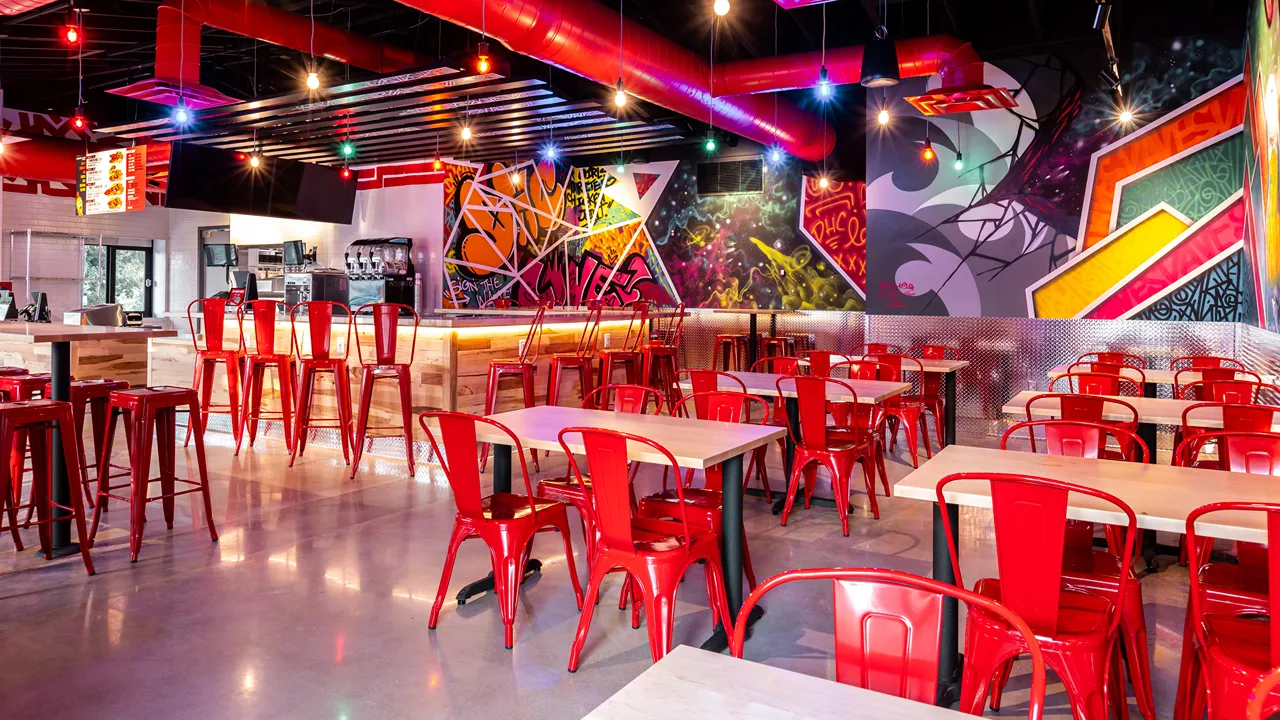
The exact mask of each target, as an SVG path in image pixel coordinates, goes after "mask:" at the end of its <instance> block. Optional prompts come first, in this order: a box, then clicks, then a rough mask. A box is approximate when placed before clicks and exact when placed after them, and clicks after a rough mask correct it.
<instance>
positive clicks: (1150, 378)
mask: <svg viewBox="0 0 1280 720" xmlns="http://www.w3.org/2000/svg"><path fill="white" fill-rule="evenodd" d="M1086 362H1088V361H1086ZM1073 364H1075V363H1067V364H1065V365H1055V366H1053V367H1051V368H1049V371H1048V372H1047V373H1045V374H1046V376H1047V377H1048V378H1049V381H1050V382H1052V381H1053V380H1054V379H1056V378H1059V377H1061V376H1063V375H1066V374H1067V371H1068V369H1069V368H1070V367H1071V365H1073ZM1138 369H1139V370H1141V371H1142V374H1141V375H1139V374H1138V373H1136V372H1133V368H1129V367H1124V366H1121V368H1120V374H1122V375H1124V376H1125V377H1130V378H1133V379H1134V380H1139V381H1142V382H1145V385H1144V386H1143V392H1144V393H1145V395H1146V396H1147V397H1156V390H1157V387H1158V386H1160V385H1169V386H1171V387H1172V386H1175V385H1176V382H1175V380H1176V381H1177V382H1181V383H1182V384H1184V385H1185V384H1187V383H1191V382H1198V381H1199V380H1200V373H1198V372H1196V371H1194V370H1184V371H1182V372H1181V375H1179V371H1177V370H1169V369H1160V368H1138ZM1082 371H1084V368H1078V369H1077V370H1076V372H1082ZM1258 377H1259V378H1260V379H1261V380H1262V382H1264V383H1267V384H1268V385H1272V384H1275V382H1276V376H1275V375H1264V374H1262V373H1259V374H1258Z"/></svg>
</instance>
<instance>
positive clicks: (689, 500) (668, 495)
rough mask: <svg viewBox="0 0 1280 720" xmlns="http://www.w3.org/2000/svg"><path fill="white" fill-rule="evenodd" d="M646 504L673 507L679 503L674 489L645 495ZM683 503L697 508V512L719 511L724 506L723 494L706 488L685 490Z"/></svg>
mask: <svg viewBox="0 0 1280 720" xmlns="http://www.w3.org/2000/svg"><path fill="white" fill-rule="evenodd" d="M644 499H645V501H647V502H660V503H670V504H672V505H675V504H677V503H679V502H680V495H679V494H678V493H677V490H676V489H675V488H671V489H669V490H663V491H662V492H660V493H654V494H653V495H646V496H645V498H644ZM684 502H685V504H686V505H689V506H691V507H695V508H698V509H699V510H719V509H720V506H721V505H723V504H724V494H723V493H721V492H720V491H719V490H708V489H706V488H685V490H684Z"/></svg>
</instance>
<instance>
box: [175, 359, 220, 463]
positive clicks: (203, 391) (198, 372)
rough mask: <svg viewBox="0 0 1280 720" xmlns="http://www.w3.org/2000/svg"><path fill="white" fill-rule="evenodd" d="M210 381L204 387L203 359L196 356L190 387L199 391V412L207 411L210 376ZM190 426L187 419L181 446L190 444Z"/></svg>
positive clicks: (210, 388) (211, 384) (210, 384)
mask: <svg viewBox="0 0 1280 720" xmlns="http://www.w3.org/2000/svg"><path fill="white" fill-rule="evenodd" d="M211 374H212V373H211ZM210 381H211V382H210V383H209V385H208V387H207V388H206V386H205V382H204V360H203V359H202V358H199V357H197V358H196V366H195V377H194V378H193V379H192V381H191V387H193V388H195V389H196V392H198V393H200V397H199V398H198V402H199V403H200V412H208V408H209V400H208V397H209V394H210V391H211V390H212V387H213V383H212V378H210ZM191 427H192V423H191V421H189V420H188V421H187V437H186V439H185V440H183V441H182V447H184V448H185V447H187V446H188V445H190V444H191Z"/></svg>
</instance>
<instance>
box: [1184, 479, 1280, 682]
mask: <svg viewBox="0 0 1280 720" xmlns="http://www.w3.org/2000/svg"><path fill="white" fill-rule="evenodd" d="M1218 512H1230V513H1232V514H1233V515H1234V516H1235V519H1239V518H1240V514H1241V513H1257V514H1262V515H1265V517H1266V524H1265V527H1266V535H1267V539H1266V546H1267V551H1266V554H1267V559H1266V569H1267V589H1268V590H1269V593H1268V596H1269V597H1268V600H1267V605H1268V608H1267V609H1268V615H1270V612H1269V611H1270V598H1280V503H1260V502H1258V503H1251V502H1224V503H1212V504H1209V505H1205V506H1203V507H1198V508H1196V509H1195V510H1192V511H1191V514H1190V515H1188V516H1187V553H1188V557H1189V560H1190V566H1191V568H1190V569H1191V592H1190V596H1191V597H1190V607H1189V608H1188V612H1190V613H1191V617H1192V619H1193V622H1192V623H1191V624H1192V626H1193V627H1194V629H1195V633H1196V639H1197V640H1199V641H1200V647H1202V648H1203V647H1208V645H1209V643H1208V642H1207V640H1208V638H1207V637H1206V636H1205V628H1204V608H1203V607H1201V602H1202V600H1201V590H1200V570H1201V567H1202V565H1203V564H1204V563H1206V562H1208V560H1209V558H1207V557H1201V552H1200V551H1201V549H1202V548H1200V547H1199V545H1200V543H1198V542H1197V541H1196V521H1197V520H1199V519H1200V518H1202V517H1203V516H1205V515H1209V514H1211V513H1218ZM1233 524H1234V523H1233ZM1268 625H1269V631H1270V633H1271V657H1270V659H1269V662H1268V664H1267V665H1266V666H1264V667H1259V668H1254V669H1255V670H1258V671H1259V672H1263V673H1265V672H1267V671H1268V670H1269V669H1271V668H1273V667H1277V666H1280V622H1278V621H1276V619H1274V618H1273V619H1272V622H1270V623H1268Z"/></svg>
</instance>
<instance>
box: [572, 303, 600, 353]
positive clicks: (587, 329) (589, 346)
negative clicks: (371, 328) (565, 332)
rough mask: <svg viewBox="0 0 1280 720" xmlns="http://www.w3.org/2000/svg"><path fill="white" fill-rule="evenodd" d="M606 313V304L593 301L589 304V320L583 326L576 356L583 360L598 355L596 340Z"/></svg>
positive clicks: (575, 351)
mask: <svg viewBox="0 0 1280 720" xmlns="http://www.w3.org/2000/svg"><path fill="white" fill-rule="evenodd" d="M603 312H604V303H602V302H600V301H599V300H592V301H590V302H588V303H587V319H586V321H585V322H584V323H583V326H582V334H581V335H579V336H578V347H577V349H576V350H574V351H573V352H574V354H575V355H577V356H578V357H581V358H588V357H593V356H595V354H596V340H597V338H598V337H599V335H600V317H601V315H602V314H603Z"/></svg>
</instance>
